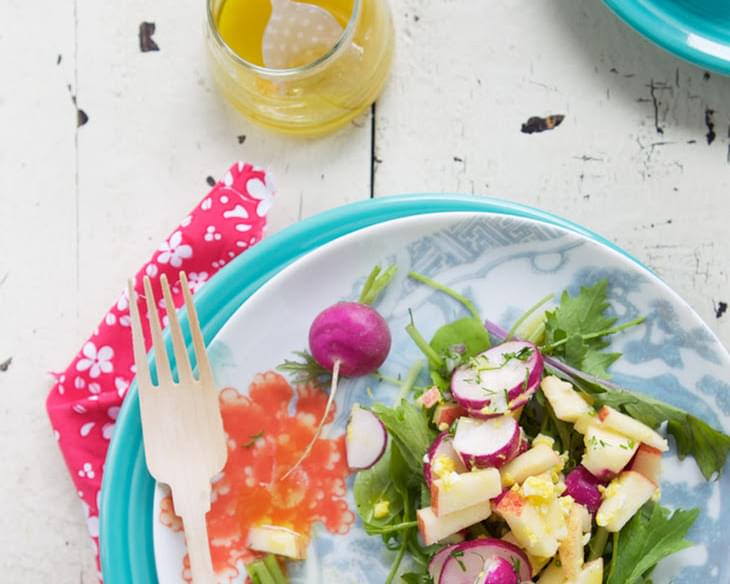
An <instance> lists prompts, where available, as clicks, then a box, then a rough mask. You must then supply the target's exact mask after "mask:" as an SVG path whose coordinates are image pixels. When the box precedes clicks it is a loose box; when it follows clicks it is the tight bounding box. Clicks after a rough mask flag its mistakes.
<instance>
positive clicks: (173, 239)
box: [157, 231, 193, 268]
mask: <svg viewBox="0 0 730 584" xmlns="http://www.w3.org/2000/svg"><path fill="white" fill-rule="evenodd" d="M160 251H161V252H162V253H161V254H160V255H159V256H157V261H158V262H160V263H161V264H167V263H169V264H170V265H171V266H172V267H173V268H179V267H180V266H182V263H183V260H184V259H187V258H189V257H192V256H193V248H192V247H190V246H189V245H187V244H184V243H183V242H182V233H180V232H179V231H176V232H175V233H173V234H172V235H171V236H170V239H169V240H168V241H166V242H164V243H163V244H162V245H161V246H160Z"/></svg>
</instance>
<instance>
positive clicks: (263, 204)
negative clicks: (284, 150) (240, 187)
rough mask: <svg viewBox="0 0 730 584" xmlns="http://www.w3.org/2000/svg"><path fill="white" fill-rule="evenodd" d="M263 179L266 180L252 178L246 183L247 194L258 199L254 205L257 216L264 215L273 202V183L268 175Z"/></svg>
mask: <svg viewBox="0 0 730 584" xmlns="http://www.w3.org/2000/svg"><path fill="white" fill-rule="evenodd" d="M265 180H266V182H263V181H262V180H261V179H260V178H252V179H250V180H249V181H248V182H247V183H246V190H247V191H248V194H249V195H251V196H252V197H253V198H254V199H258V201H259V204H258V206H257V207H256V214H257V215H258V216H259V217H263V216H264V215H266V213H268V212H269V209H271V205H272V204H273V203H274V192H275V189H274V185H273V183H272V181H271V179H270V178H269V175H266V179H265Z"/></svg>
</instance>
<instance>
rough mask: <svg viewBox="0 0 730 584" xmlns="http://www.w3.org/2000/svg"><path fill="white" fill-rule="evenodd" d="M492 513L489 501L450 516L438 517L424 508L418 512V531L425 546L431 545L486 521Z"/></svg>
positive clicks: (430, 509)
mask: <svg viewBox="0 0 730 584" xmlns="http://www.w3.org/2000/svg"><path fill="white" fill-rule="evenodd" d="M491 512H492V508H491V505H490V503H489V500H488V499H487V500H486V501H485V502H483V503H479V504H477V505H472V506H471V507H466V508H465V509H462V510H461V511H454V512H453V513H449V514H448V515H441V516H437V515H436V514H435V513H434V512H433V508H431V507H424V508H423V509H419V510H418V511H417V512H416V518H417V519H418V531H419V532H420V533H421V539H423V543H424V544H425V545H431V544H434V543H437V542H439V541H441V540H442V539H445V538H447V537H449V536H450V535H452V534H454V533H456V532H457V531H461V530H462V529H464V528H466V527H469V526H470V525H474V524H475V523H479V522H480V521H484V520H485V519H486V518H487V517H489V515H490V514H491Z"/></svg>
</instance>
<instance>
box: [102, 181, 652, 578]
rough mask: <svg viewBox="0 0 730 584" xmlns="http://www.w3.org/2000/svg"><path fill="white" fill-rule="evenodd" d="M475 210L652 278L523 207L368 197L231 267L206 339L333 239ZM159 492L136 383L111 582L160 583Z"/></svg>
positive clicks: (111, 528) (106, 515)
mask: <svg viewBox="0 0 730 584" xmlns="http://www.w3.org/2000/svg"><path fill="white" fill-rule="evenodd" d="M469 211H472V212H485V213H501V214H506V215H512V216H516V217H525V218H528V219H535V220H538V221H542V222H545V223H549V224H552V225H556V226H559V227H563V228H566V229H569V230H571V231H573V232H576V233H579V234H582V235H584V236H586V237H588V238H590V239H593V240H594V241H598V242H600V243H602V244H604V245H606V246H608V247H610V248H612V249H614V250H616V251H618V252H619V253H621V254H623V255H624V256H626V257H627V258H628V259H630V260H631V261H633V262H634V263H636V264H637V265H639V266H640V267H642V268H643V269H645V270H647V271H649V272H651V270H649V268H647V267H646V266H645V265H644V264H642V263H641V262H639V261H638V260H637V259H636V258H634V257H633V256H631V255H630V254H628V253H627V252H625V251H624V250H622V249H621V248H619V247H618V246H617V245H615V244H614V243H612V242H610V241H609V240H607V239H606V238H604V237H602V236H600V235H598V234H596V233H594V232H592V231H590V230H589V229H586V228H585V227H582V226H581V225H578V224H576V223H573V222H572V221H568V220H566V219H563V218H561V217H558V216H556V215H553V214H551V213H547V212H545V211H541V210H539V209H535V208H533V207H529V206H527V205H522V204H520V203H515V202H511V201H505V200H500V199H497V198H493V197H476V196H470V195H461V194H412V195H398V196H390V197H382V198H378V199H368V200H365V201H358V202H356V203H350V204H347V205H344V206H342V207H337V208H335V209H332V210H329V211H325V212H323V213H320V214H318V215H316V216H314V217H310V218H308V219H304V220H302V221H300V222H298V223H296V224H294V225H291V226H289V227H287V228H286V229H284V230H282V231H280V232H279V233H276V234H274V235H272V236H271V237H268V238H266V239H264V240H263V241H262V242H261V243H259V244H258V245H256V246H255V247H253V248H252V249H250V250H249V251H247V252H246V253H245V254H242V255H240V256H238V257H237V258H236V259H235V260H233V261H231V263H230V264H228V265H227V266H226V267H225V268H223V269H222V270H221V271H220V272H219V273H218V274H216V276H215V277H214V278H212V279H211V280H210V282H208V283H207V284H206V286H205V287H204V288H203V289H202V290H201V291H200V292H199V293H198V294H196V296H195V304H196V307H197V310H198V314H199V317H200V322H201V327H202V329H203V335H204V337H205V340H206V342H210V341H211V340H212V339H213V337H214V336H215V335H216V334H217V333H218V331H219V330H220V329H221V328H222V327H223V325H224V324H225V323H226V321H227V320H228V319H229V318H230V317H231V316H232V315H233V313H234V312H235V311H236V310H237V309H238V308H239V307H240V306H241V304H243V302H245V301H246V299H248V298H249V297H250V296H251V295H252V294H253V293H254V292H256V290H258V289H259V288H260V287H261V286H262V285H263V284H264V283H265V282H267V281H268V280H269V279H270V278H271V277H273V276H274V275H275V274H276V273H278V272H280V271H281V270H282V269H284V268H285V267H286V266H287V265H289V264H290V263H291V262H293V261H294V260H296V259H297V258H299V257H301V256H303V255H304V254H307V253H309V252H310V251H312V250H314V249H316V248H318V247H320V246H321V245H324V244H325V243H327V242H329V241H332V240H333V239H336V238H338V237H341V236H343V235H347V234H348V233H352V232H354V231H357V230H359V229H363V228H365V227H369V226H371V225H374V224H376V223H382V222H384V221H389V220H392V219H398V218H401V217H408V216H411V215H421V214H430V213H442V212H469ZM168 341H169V339H168ZM188 350H189V351H190V346H189V345H188ZM190 352H191V351H190ZM154 490H155V481H154V479H153V478H152V476H151V475H150V474H149V472H148V471H147V466H146V462H145V458H144V448H143V446H142V428H141V422H140V417H139V397H138V395H137V385H136V381H135V382H133V383H132V385H131V387H130V389H129V392H128V395H127V397H126V399H125V400H124V404H123V405H122V408H121V411H120V413H119V416H118V418H117V422H116V428H115V432H114V436H113V437H112V440H111V444H110V446H109V452H108V454H107V459H106V464H105V466H104V479H103V481H102V486H101V498H100V512H99V551H100V555H101V568H102V576H103V578H104V581H105V582H106V584H129V583H130V582H135V583H137V582H144V583H154V582H157V570H156V567H155V555H154V545H153V535H152V505H153V498H154Z"/></svg>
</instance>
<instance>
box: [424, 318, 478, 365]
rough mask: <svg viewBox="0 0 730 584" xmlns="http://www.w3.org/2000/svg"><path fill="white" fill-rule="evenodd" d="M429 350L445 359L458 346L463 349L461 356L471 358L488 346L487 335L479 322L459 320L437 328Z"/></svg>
mask: <svg viewBox="0 0 730 584" xmlns="http://www.w3.org/2000/svg"><path fill="white" fill-rule="evenodd" d="M429 344H430V345H431V348H432V349H433V350H434V351H436V352H437V353H439V354H440V355H442V356H443V357H444V358H446V357H447V356H448V355H449V354H450V353H452V352H453V348H454V347H457V346H459V345H461V346H463V347H464V351H463V353H462V355H463V356H464V357H465V358H468V357H473V356H474V355H478V354H479V353H482V352H484V351H486V350H487V349H488V348H489V346H490V341H489V333H488V332H487V329H486V328H485V327H484V323H482V321H481V320H477V319H475V318H468V317H467V318H461V319H459V320H455V321H454V322H450V323H448V324H445V325H444V326H442V327H441V328H439V329H438V330H437V331H436V332H435V333H434V335H433V337H432V338H431V342H430V343H429Z"/></svg>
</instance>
